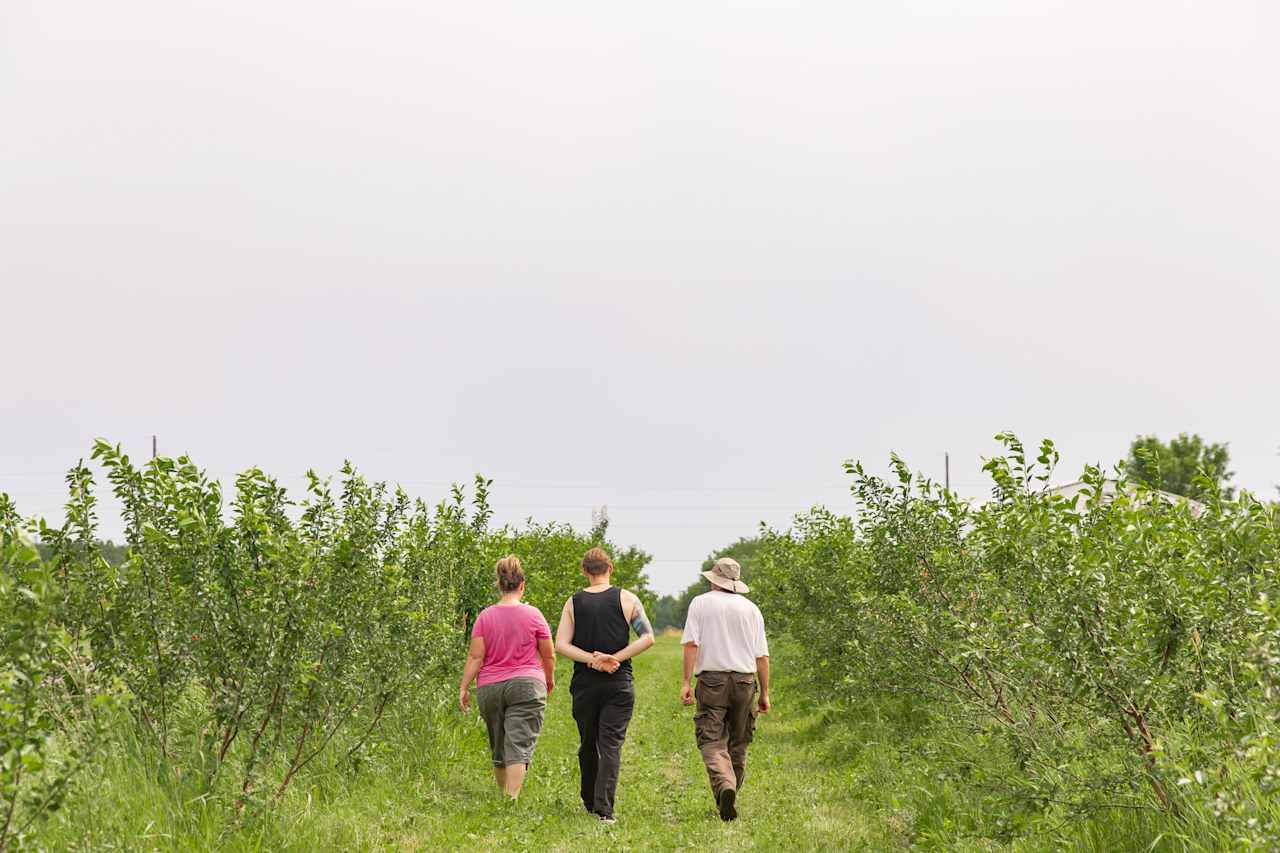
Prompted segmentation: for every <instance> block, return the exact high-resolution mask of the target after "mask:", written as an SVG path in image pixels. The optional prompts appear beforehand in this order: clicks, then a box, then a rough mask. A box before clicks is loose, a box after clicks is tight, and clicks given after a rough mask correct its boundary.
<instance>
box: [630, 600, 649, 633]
mask: <svg viewBox="0 0 1280 853" xmlns="http://www.w3.org/2000/svg"><path fill="white" fill-rule="evenodd" d="M631 630H633V631H635V632H636V636H637V637H643V636H644V635H645V634H652V633H653V626H652V625H650V624H649V617H647V616H645V615H644V605H643V604H641V603H640V599H638V598H637V599H636V611H635V613H633V614H632V616H631Z"/></svg>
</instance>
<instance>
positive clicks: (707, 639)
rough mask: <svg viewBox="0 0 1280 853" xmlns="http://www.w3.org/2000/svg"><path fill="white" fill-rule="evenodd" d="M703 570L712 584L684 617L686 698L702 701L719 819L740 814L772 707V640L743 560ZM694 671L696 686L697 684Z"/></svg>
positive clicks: (700, 733)
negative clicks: (753, 748)
mask: <svg viewBox="0 0 1280 853" xmlns="http://www.w3.org/2000/svg"><path fill="white" fill-rule="evenodd" d="M702 575H703V577H705V578H706V579H707V580H708V581H710V582H711V590H710V591H709V592H704V593H703V594H702V595H700V596H698V597H697V598H695V599H694V600H693V601H692V602H691V603H690V604H689V615H688V616H687V617H686V618H685V623H684V640H683V642H684V685H683V686H682V687H681V690H680V700H681V701H682V702H684V704H686V705H692V704H693V703H694V700H695V699H696V700H697V702H698V712H697V713H696V714H694V717H693V727H694V733H695V734H696V735H697V738H698V749H699V751H701V752H702V761H703V763H704V764H706V765H707V776H708V777H710V779H711V793H712V795H713V796H714V797H715V798H716V807H717V809H718V810H719V812H720V819H721V820H734V819H735V818H737V816H738V809H737V799H738V789H739V788H741V787H742V780H743V777H744V776H745V775H746V764H747V745H748V744H749V743H751V738H752V736H753V735H754V734H755V728H756V715H757V714H765V713H768V711H769V642H768V640H766V639H765V636H764V617H763V616H761V615H760V608H759V607H756V605H755V603H754V602H752V601H751V600H750V599H748V598H745V597H744V593H746V592H747V591H748V588H747V585H746V584H745V583H743V582H742V580H741V577H742V567H741V566H739V565H738V562H737V561H736V560H734V559H732V558H730V557H721V558H720V559H718V560H716V562H715V565H713V566H712V567H711V571H709V572H703V573H702ZM694 675H697V676H698V686H697V689H696V690H695V689H694V688H693V687H691V686H690V680H691V678H692V677H693V676H694ZM757 678H759V682H760V689H759V693H757V691H756V679H757Z"/></svg>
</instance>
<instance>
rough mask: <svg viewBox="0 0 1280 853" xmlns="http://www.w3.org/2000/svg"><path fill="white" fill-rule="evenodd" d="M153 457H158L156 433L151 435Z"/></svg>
mask: <svg viewBox="0 0 1280 853" xmlns="http://www.w3.org/2000/svg"><path fill="white" fill-rule="evenodd" d="M151 458H152V459H155V458H156V437H155V436H154V435H153V436H151Z"/></svg>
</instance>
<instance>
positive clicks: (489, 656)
mask: <svg viewBox="0 0 1280 853" xmlns="http://www.w3.org/2000/svg"><path fill="white" fill-rule="evenodd" d="M496 572H497V576H498V591H499V592H500V593H502V599H501V600H500V601H499V602H498V603H497V604H495V605H493V606H492V607H486V608H485V609H484V610H483V611H482V612H481V613H480V615H479V616H478V617H477V618H476V624H475V628H474V629H473V630H472V632H471V649H470V651H469V652H468V653H467V665H466V666H465V667H464V668H463V670H462V686H461V687H460V688H459V690H458V702H459V704H461V705H462V710H463V711H464V712H465V711H466V710H467V709H468V707H469V706H470V704H471V697H470V695H469V690H470V688H471V680H472V679H475V681H476V706H477V707H478V708H479V709H480V716H481V717H483V718H484V724H485V727H486V728H487V729H488V730H489V750H490V752H492V753H493V775H494V778H495V779H496V780H497V782H498V788H499V789H500V790H502V791H503V792H504V793H505V794H506V795H507V796H509V797H511V798H512V799H515V798H516V797H517V796H519V794H520V788H521V787H522V786H523V785H524V777H525V773H527V772H528V770H529V762H531V761H532V760H533V748H534V746H535V745H536V744H537V742H538V733H539V732H541V731H542V715H543V713H544V712H545V711H546V709H547V696H548V695H550V693H551V691H552V689H553V688H554V687H555V649H554V648H553V647H552V645H551V628H550V627H549V626H548V625H547V620H546V619H545V618H543V616H542V613H541V611H539V610H538V608H536V607H532V606H530V605H528V604H523V603H521V601H520V599H521V597H522V596H523V595H524V569H523V568H521V566H520V560H519V558H518V557H515V556H508V557H503V558H502V559H501V560H499V561H498V565H497V566H496Z"/></svg>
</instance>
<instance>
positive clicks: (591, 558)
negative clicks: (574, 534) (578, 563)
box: [582, 548, 613, 578]
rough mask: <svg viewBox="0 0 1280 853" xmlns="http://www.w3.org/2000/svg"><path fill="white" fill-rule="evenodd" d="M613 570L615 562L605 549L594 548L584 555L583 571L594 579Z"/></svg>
mask: <svg viewBox="0 0 1280 853" xmlns="http://www.w3.org/2000/svg"><path fill="white" fill-rule="evenodd" d="M612 568H613V560H611V559H609V555H608V554H607V553H606V552H605V550H604V549H603V548H592V549H591V550H590V551H588V552H587V553H585V554H583V555H582V570H583V571H584V572H586V573H587V574H588V575H590V576H591V577H593V578H598V577H600V576H601V575H603V574H607V573H608V572H609V570H610V569H612Z"/></svg>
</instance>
